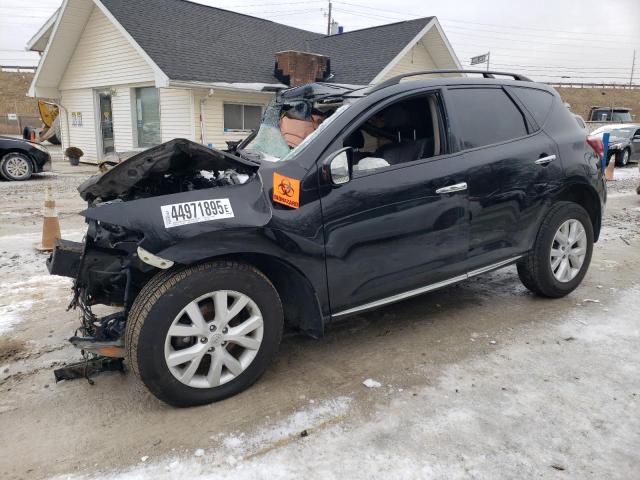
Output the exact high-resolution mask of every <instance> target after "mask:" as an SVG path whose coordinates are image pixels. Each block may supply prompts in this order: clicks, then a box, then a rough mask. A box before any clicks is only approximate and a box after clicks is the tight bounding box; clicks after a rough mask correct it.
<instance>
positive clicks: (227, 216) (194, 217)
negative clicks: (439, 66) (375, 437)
mask: <svg viewBox="0 0 640 480" xmlns="http://www.w3.org/2000/svg"><path fill="white" fill-rule="evenodd" d="M433 73H437V74H439V75H440V77H439V78H433V79H422V78H425V77H421V79H419V80H409V79H408V78H407V77H410V75H404V76H401V77H395V78H392V79H390V80H388V81H386V82H384V83H382V84H380V85H378V86H375V87H370V88H366V89H360V90H355V89H352V88H351V89H350V88H346V87H343V86H339V85H331V84H310V85H305V86H301V87H297V88H292V89H289V90H285V91H283V92H280V93H279V94H278V95H277V98H276V100H275V101H274V102H273V103H272V104H271V105H270V106H269V107H268V108H267V109H266V111H265V113H264V116H263V121H262V124H261V125H260V128H259V129H258V130H257V132H254V134H252V135H251V136H249V137H248V138H247V139H246V140H245V141H243V142H241V143H240V144H239V145H232V149H231V150H229V151H219V150H212V149H208V148H206V147H204V146H202V145H199V144H196V143H193V142H190V141H187V140H183V139H177V140H173V141H170V142H167V143H165V144H162V145H159V146H157V147H155V148H151V149H149V150H147V151H145V152H142V153H140V154H138V155H136V156H134V157H131V158H129V159H128V160H126V161H124V162H122V163H121V164H119V165H118V166H116V167H115V168H113V169H112V170H110V171H108V172H106V173H104V174H103V175H101V176H97V177H92V178H91V179H89V180H87V181H86V182H85V183H84V184H83V185H81V186H80V188H79V190H80V194H81V196H82V197H83V198H84V199H85V200H87V202H88V204H89V208H88V209H87V210H85V211H84V212H83V213H82V214H83V215H84V216H85V217H86V219H87V223H88V231H87V235H86V237H85V240H84V242H83V243H82V244H79V243H73V242H67V241H62V242H60V244H59V245H58V247H57V248H56V250H55V251H54V253H53V254H52V256H51V258H50V259H49V262H48V264H49V270H50V271H51V273H52V274H58V275H67V276H70V277H74V278H75V279H76V280H75V286H74V292H75V295H74V298H73V301H72V305H73V306H76V307H79V308H80V309H81V310H82V313H83V323H82V326H81V328H80V332H81V333H82V336H75V337H72V338H71V341H72V343H74V344H75V345H76V346H78V347H80V348H82V349H83V350H84V351H85V352H91V353H94V354H96V355H107V356H111V357H124V358H125V359H126V360H127V362H128V364H129V366H130V367H131V368H132V369H133V371H134V372H135V373H136V374H137V375H138V376H139V377H140V378H141V379H142V381H143V382H144V383H145V384H146V385H147V387H148V388H149V389H150V390H151V391H152V392H153V393H154V394H155V395H156V396H157V397H158V398H160V399H162V400H164V401H165V402H168V403H170V404H172V405H176V406H189V405H197V404H204V403H208V402H212V401H216V400H220V399H223V398H225V397H229V396H231V395H234V394H236V393H238V392H240V391H241V390H243V389H245V388H247V387H248V386H249V385H251V384H252V383H253V382H255V381H256V380H257V379H258V378H259V377H260V375H261V374H262V373H263V372H264V371H265V369H266V368H267V365H268V364H269V362H270V361H271V360H272V359H273V358H274V356H275V354H276V351H277V349H278V345H279V343H280V339H281V337H282V334H283V330H284V329H285V328H286V329H292V330H294V329H295V330H298V331H303V332H306V333H308V334H310V335H312V336H315V337H319V336H321V335H322V334H323V331H324V329H325V327H326V326H327V325H328V324H329V323H331V322H332V321H334V320H336V319H341V318H344V317H347V316H348V315H352V314H355V313H360V312H364V311H366V310H369V309H372V308H376V307H379V306H382V305H387V304H389V303H392V302H397V301H400V300H403V299H406V298H409V297H412V296H414V295H419V294H421V293H424V292H428V291H431V290H435V289H437V288H440V287H444V286H446V285H450V284H452V283H455V282H459V281H461V280H465V279H467V278H470V277H472V276H475V275H480V274H482V273H485V272H488V271H491V270H494V269H497V268H500V267H504V266H507V265H511V264H514V263H515V264H517V268H518V273H519V275H520V278H521V280H522V282H523V283H524V285H525V286H526V287H527V288H529V289H530V290H532V291H533V292H535V293H537V294H539V295H542V296H545V297H550V298H555V297H562V296H564V295H567V294H568V293H569V292H571V291H572V290H573V289H575V288H576V287H577V286H578V285H579V284H580V282H581V281H582V279H583V278H584V275H585V273H586V271H587V268H588V266H589V262H590V260H591V254H592V249H593V243H594V242H595V241H596V240H597V239H598V235H599V231H600V224H601V218H602V211H603V208H604V203H605V197H606V188H605V183H604V180H603V174H602V171H601V169H600V161H599V158H598V156H597V154H596V153H595V151H594V150H593V149H592V148H591V146H590V145H589V144H588V143H587V138H586V136H585V133H584V131H583V130H582V129H580V128H579V127H578V125H577V124H576V122H575V120H574V118H573V116H572V114H571V113H570V112H569V111H568V110H567V108H566V107H565V106H564V105H563V102H562V100H561V99H560V97H559V96H558V94H557V93H556V92H555V91H554V90H553V89H552V88H551V87H548V86H546V85H542V84H538V83H534V82H532V81H530V80H528V79H527V78H526V77H522V76H520V75H513V74H504V73H497V72H496V73H494V72H461V71H437V72H419V74H421V75H427V74H433ZM461 73H481V74H482V76H483V78H472V77H461V76H460V74H461ZM448 74H452V75H458V76H455V77H454V76H450V77H446V76H445V75H448ZM412 75H417V74H412ZM496 76H503V77H504V76H508V77H509V78H508V79H507V78H498V77H496ZM401 80H407V81H402V82H401ZM285 119H287V120H286V121H285ZM289 120H294V121H295V122H303V123H302V125H305V126H307V127H308V126H309V125H307V124H305V123H304V122H307V121H311V120H312V121H313V122H315V123H314V125H316V126H317V125H319V126H317V128H315V130H314V131H313V132H312V133H311V134H309V135H308V136H306V138H304V139H302V137H304V135H302V136H299V137H300V138H298V139H297V140H292V139H291V131H287V132H285V131H284V130H285V128H284V127H283V125H284V124H285V123H287V122H289ZM299 125H300V124H298V126H299ZM287 128H288V127H287ZM294 130H295V129H294ZM294 136H295V135H294ZM292 143H293V144H294V145H296V146H295V148H291V144H292ZM95 304H107V305H118V306H121V307H122V311H121V312H119V313H115V314H112V315H109V316H107V317H103V318H97V317H96V316H95V315H94V313H93V312H92V310H91V306H92V305H95Z"/></svg>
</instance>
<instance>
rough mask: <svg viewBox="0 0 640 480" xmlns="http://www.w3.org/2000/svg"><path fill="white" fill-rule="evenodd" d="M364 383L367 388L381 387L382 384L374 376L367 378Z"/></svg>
mask: <svg viewBox="0 0 640 480" xmlns="http://www.w3.org/2000/svg"><path fill="white" fill-rule="evenodd" d="M362 384H363V385H364V386H365V387H367V388H379V387H381V386H382V384H381V383H380V382H378V381H376V380H374V379H373V378H367V379H366V380H365V381H364V382H362Z"/></svg>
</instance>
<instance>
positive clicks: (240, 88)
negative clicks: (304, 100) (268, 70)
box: [167, 80, 290, 93]
mask: <svg viewBox="0 0 640 480" xmlns="http://www.w3.org/2000/svg"><path fill="white" fill-rule="evenodd" d="M167 86H168V87H170V88H171V87H172V88H208V89H215V90H223V91H229V92H247V93H276V92H277V91H279V90H282V89H285V88H290V87H289V85H285V84H284V83H226V82H190V81H183V80H169V83H168V85H167Z"/></svg>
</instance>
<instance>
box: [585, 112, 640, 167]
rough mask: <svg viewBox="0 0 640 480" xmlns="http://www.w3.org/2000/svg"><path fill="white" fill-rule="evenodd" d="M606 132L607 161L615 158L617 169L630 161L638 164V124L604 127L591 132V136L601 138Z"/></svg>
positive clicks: (639, 149)
mask: <svg viewBox="0 0 640 480" xmlns="http://www.w3.org/2000/svg"><path fill="white" fill-rule="evenodd" d="M607 132H608V133H609V134H610V136H609V158H608V159H607V160H608V161H610V160H611V159H612V158H614V157H615V160H616V165H617V166H619V167H624V166H626V165H627V164H628V163H629V162H630V161H636V162H640V124H637V123H622V124H618V125H606V126H604V127H600V128H597V129H596V130H594V131H593V132H591V136H594V137H598V138H602V136H603V135H604V134H605V133H607Z"/></svg>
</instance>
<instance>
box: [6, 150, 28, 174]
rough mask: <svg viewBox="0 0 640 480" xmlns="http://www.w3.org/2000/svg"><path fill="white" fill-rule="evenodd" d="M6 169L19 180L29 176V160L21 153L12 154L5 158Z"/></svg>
mask: <svg viewBox="0 0 640 480" xmlns="http://www.w3.org/2000/svg"><path fill="white" fill-rule="evenodd" d="M4 169H5V171H6V173H7V174H8V175H9V176H11V177H12V178H15V179H17V180H20V179H23V178H27V177H28V176H29V163H28V160H27V159H26V158H24V157H22V156H21V155H10V156H9V158H7V159H5V162H4Z"/></svg>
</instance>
